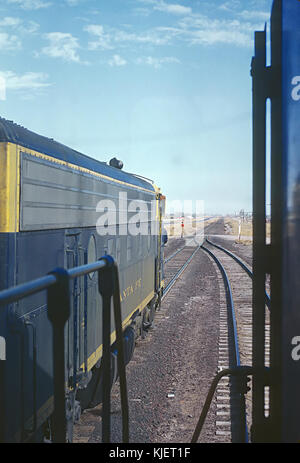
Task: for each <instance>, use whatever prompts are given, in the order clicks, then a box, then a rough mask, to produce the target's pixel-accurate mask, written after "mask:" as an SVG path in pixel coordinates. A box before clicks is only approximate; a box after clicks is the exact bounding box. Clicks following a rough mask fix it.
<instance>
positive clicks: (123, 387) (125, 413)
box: [113, 264, 129, 443]
mask: <svg viewBox="0 0 300 463" xmlns="http://www.w3.org/2000/svg"><path fill="white" fill-rule="evenodd" d="M113 273H114V296H113V301H114V317H115V325H116V334H117V349H118V357H117V361H118V372H119V377H120V394H121V408H122V434H123V443H128V442H129V409H128V396H127V383H126V369H125V358H124V349H123V333H122V314H121V301H120V285H119V274H118V267H117V265H116V264H114V266H113Z"/></svg>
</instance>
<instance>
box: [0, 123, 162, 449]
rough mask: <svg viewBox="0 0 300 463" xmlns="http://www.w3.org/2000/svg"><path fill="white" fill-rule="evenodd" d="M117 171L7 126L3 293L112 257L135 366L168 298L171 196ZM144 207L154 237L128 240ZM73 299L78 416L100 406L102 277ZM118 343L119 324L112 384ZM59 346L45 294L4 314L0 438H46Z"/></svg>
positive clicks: (78, 286) (70, 346) (69, 347)
mask: <svg viewBox="0 0 300 463" xmlns="http://www.w3.org/2000/svg"><path fill="white" fill-rule="evenodd" d="M111 164H113V165H116V167H112V166H111V165H108V164H106V163H104V162H99V161H96V160H94V159H92V158H90V157H88V156H85V155H83V154H81V153H79V152H77V151H74V150H72V149H70V148H68V147H66V146H64V145H62V144H60V143H57V142H55V141H54V140H53V139H49V138H46V137H43V136H40V135H37V134H35V133H33V132H31V131H29V130H27V129H25V128H23V127H21V126H19V125H17V124H15V123H13V122H12V121H7V120H5V119H2V118H1V119H0V290H3V289H6V288H10V287H13V286H16V285H19V284H22V283H24V282H27V281H29V280H33V279H35V278H38V277H40V276H43V275H45V274H47V273H48V272H50V271H51V270H53V269H54V268H57V267H64V268H73V267H77V266H79V265H83V264H87V263H90V262H94V261H96V260H97V259H99V258H100V257H101V256H103V255H105V254H108V255H112V256H113V257H114V258H115V260H116V262H117V264H118V268H119V279H120V299H121V305H122V326H123V333H124V346H125V353H126V359H125V360H126V362H128V361H129V360H130V358H131V355H132V352H133V348H134V344H135V339H136V337H137V336H139V335H140V334H143V332H144V330H146V329H147V328H148V327H149V326H150V325H151V322H152V320H153V317H154V312H155V310H156V309H157V307H158V305H159V303H160V298H161V295H162V291H163V279H162V268H161V262H162V256H161V246H162V245H163V243H162V216H163V209H164V201H165V198H164V197H163V196H162V194H161V193H160V190H159V189H158V188H157V187H156V186H155V185H154V184H153V183H152V182H151V181H148V180H146V179H144V178H141V177H139V176H136V175H133V174H129V173H126V172H124V171H122V170H121V169H120V164H118V163H116V162H115V163H111ZM120 193H121V195H120ZM120 197H121V199H122V201H121V202H120ZM101 201H102V203H101ZM142 203H143V207H144V214H143V216H142V217H143V218H142V220H141V221H142V222H143V223H140V226H143V227H144V230H145V227H146V229H147V233H139V232H136V233H128V229H127V225H128V224H130V223H131V222H132V221H133V219H134V214H137V211H138V205H139V204H142ZM99 204H100V205H101V204H102V206H101V207H99ZM109 204H114V205H115V209H114V211H112V212H114V213H115V216H114V217H115V219H114V221H113V223H110V224H108V223H107V222H106V221H105V220H102V219H103V217H104V215H105V214H104V213H105V212H107V211H108V209H109ZM120 204H121V205H120ZM130 204H131V207H130ZM103 205H104V206H103ZM132 205H133V206H134V205H135V207H132ZM145 205H146V206H147V207H148V210H149V214H148V215H147V214H146V212H145ZM150 211H152V214H150ZM100 212H101V213H102V216H101V214H100ZM101 217H102V219H101ZM99 218H100V220H99ZM124 227H125V229H124ZM154 229H155V230H156V232H155V233H153V230H154ZM112 230H113V231H112ZM124 230H125V231H124ZM151 230H152V232H151ZM71 292H72V298H71V299H72V307H71V316H70V318H69V321H68V323H67V326H66V329H65V339H66V341H65V343H66V352H65V365H66V383H67V385H69V389H70V390H72V392H73V394H74V387H75V388H76V407H75V413H74V415H76V410H77V411H80V409H84V408H87V407H93V406H95V405H97V404H98V403H99V402H101V394H102V391H101V385H102V380H101V357H102V330H101V328H102V327H101V323H102V321H101V320H102V315H101V310H102V309H101V304H102V303H101V300H100V298H99V297H98V292H97V277H96V275H95V274H94V275H89V276H87V277H82V278H78V279H76V280H75V281H74V284H73V287H72V288H71ZM115 339H116V335H115V330H114V323H112V327H111V345H112V354H111V355H112V362H111V373H112V382H113V380H114V379H115V378H116V376H117V367H116V361H115V354H114V342H115ZM52 347H53V346H52V327H51V324H50V322H49V320H48V318H47V303H46V294H45V293H43V292H42V293H39V294H35V295H33V296H30V297H28V298H25V299H22V300H20V301H19V302H18V303H15V304H11V305H10V306H7V307H5V308H1V310H0V359H1V378H0V391H1V395H0V400H1V423H2V426H1V431H0V433H1V436H0V439H1V441H4V442H24V441H28V440H35V441H36V440H41V439H42V438H43V436H44V435H45V434H46V435H48V434H49V429H51V415H52V413H53V358H52V355H51V352H52ZM74 378H75V380H74ZM67 390H68V387H67ZM3 423H4V425H3Z"/></svg>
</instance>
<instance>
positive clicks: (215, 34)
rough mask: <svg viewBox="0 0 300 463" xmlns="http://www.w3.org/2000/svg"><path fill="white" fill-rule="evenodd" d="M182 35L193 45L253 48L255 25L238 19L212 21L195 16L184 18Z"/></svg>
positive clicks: (198, 15)
mask: <svg viewBox="0 0 300 463" xmlns="http://www.w3.org/2000/svg"><path fill="white" fill-rule="evenodd" d="M179 26H180V29H177V33H178V31H180V30H181V34H182V36H183V37H185V39H186V40H187V41H188V42H189V43H190V44H191V45H195V44H198V45H215V44H230V45H236V46H242V47H247V46H252V35H253V24H251V23H249V22H243V21H240V20H237V19H234V20H232V19H230V20H224V19H222V20H220V19H213V20H212V19H210V18H208V17H207V16H204V15H200V14H195V15H193V16H190V17H186V18H184V19H183V20H182V21H181V22H180V24H179Z"/></svg>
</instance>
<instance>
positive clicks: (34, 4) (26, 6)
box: [7, 0, 52, 10]
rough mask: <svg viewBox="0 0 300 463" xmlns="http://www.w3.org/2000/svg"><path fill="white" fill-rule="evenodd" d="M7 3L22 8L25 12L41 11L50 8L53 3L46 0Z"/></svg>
mask: <svg viewBox="0 0 300 463" xmlns="http://www.w3.org/2000/svg"><path fill="white" fill-rule="evenodd" d="M7 2H8V3H9V4H15V5H17V6H20V8H22V9H23V10H39V9H41V8H48V7H49V6H50V5H52V3H51V2H47V1H45V0H7Z"/></svg>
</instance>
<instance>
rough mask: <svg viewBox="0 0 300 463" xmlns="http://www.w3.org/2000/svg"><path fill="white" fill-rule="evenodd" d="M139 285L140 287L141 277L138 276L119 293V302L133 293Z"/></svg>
mask: <svg viewBox="0 0 300 463" xmlns="http://www.w3.org/2000/svg"><path fill="white" fill-rule="evenodd" d="M141 287H142V279H141V278H139V279H138V280H136V281H135V282H134V283H133V284H132V285H129V286H128V287H127V288H125V289H123V291H121V293H120V299H121V302H123V300H124V299H126V298H127V297H129V296H130V295H132V294H134V293H135V292H136V291H137V290H138V289H139V288H141Z"/></svg>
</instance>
